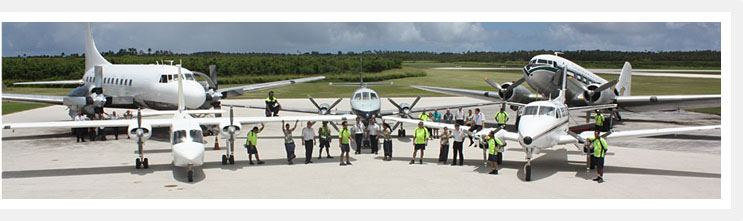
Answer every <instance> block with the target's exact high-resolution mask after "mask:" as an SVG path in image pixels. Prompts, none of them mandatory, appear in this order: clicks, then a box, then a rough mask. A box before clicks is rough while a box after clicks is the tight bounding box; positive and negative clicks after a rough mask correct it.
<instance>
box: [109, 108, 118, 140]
mask: <svg viewBox="0 0 743 221" xmlns="http://www.w3.org/2000/svg"><path fill="white" fill-rule="evenodd" d="M109 119H110V120H118V119H119V115H116V111H114V112H113V113H111V117H110V118H109ZM113 132H114V138H116V140H118V139H119V127H113Z"/></svg>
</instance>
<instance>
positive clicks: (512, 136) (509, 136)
mask: <svg viewBox="0 0 743 221" xmlns="http://www.w3.org/2000/svg"><path fill="white" fill-rule="evenodd" d="M382 119H384V120H391V121H395V122H402V123H407V124H418V122H421V121H420V120H416V119H410V118H400V117H392V116H384V117H382ZM423 126H425V127H430V128H444V127H446V128H449V129H450V130H454V124H448V123H438V122H430V121H424V122H423ZM459 128H462V129H464V130H468V129H470V127H468V126H464V125H462V126H459ZM496 129H497V128H483V129H482V130H480V132H477V133H476V134H474V135H476V136H480V137H484V136H487V135H488V134H489V133H490V131H492V130H496ZM496 136H497V137H498V138H503V139H505V140H510V141H517V142H518V141H519V134H518V133H514V132H510V131H506V130H500V131H498V133H496Z"/></svg>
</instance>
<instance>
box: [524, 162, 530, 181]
mask: <svg viewBox="0 0 743 221" xmlns="http://www.w3.org/2000/svg"><path fill="white" fill-rule="evenodd" d="M524 173H526V174H525V175H524V179H525V180H526V181H531V166H530V165H526V168H525V169H524Z"/></svg>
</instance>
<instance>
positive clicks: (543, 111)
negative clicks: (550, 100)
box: [539, 106, 555, 117]
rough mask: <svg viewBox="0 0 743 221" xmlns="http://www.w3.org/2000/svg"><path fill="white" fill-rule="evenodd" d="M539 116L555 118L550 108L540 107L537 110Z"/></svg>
mask: <svg viewBox="0 0 743 221" xmlns="http://www.w3.org/2000/svg"><path fill="white" fill-rule="evenodd" d="M539 115H547V116H552V117H554V116H555V108H554V107H550V106H542V107H541V108H540V109H539Z"/></svg>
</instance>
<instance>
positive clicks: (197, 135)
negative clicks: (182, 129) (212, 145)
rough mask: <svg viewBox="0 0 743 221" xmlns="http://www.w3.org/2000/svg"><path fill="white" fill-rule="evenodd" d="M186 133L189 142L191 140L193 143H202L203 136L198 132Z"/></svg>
mask: <svg viewBox="0 0 743 221" xmlns="http://www.w3.org/2000/svg"><path fill="white" fill-rule="evenodd" d="M188 133H189V135H191V140H193V142H195V143H204V135H203V134H202V133H201V131H200V130H190V131H189V132H188Z"/></svg>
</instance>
